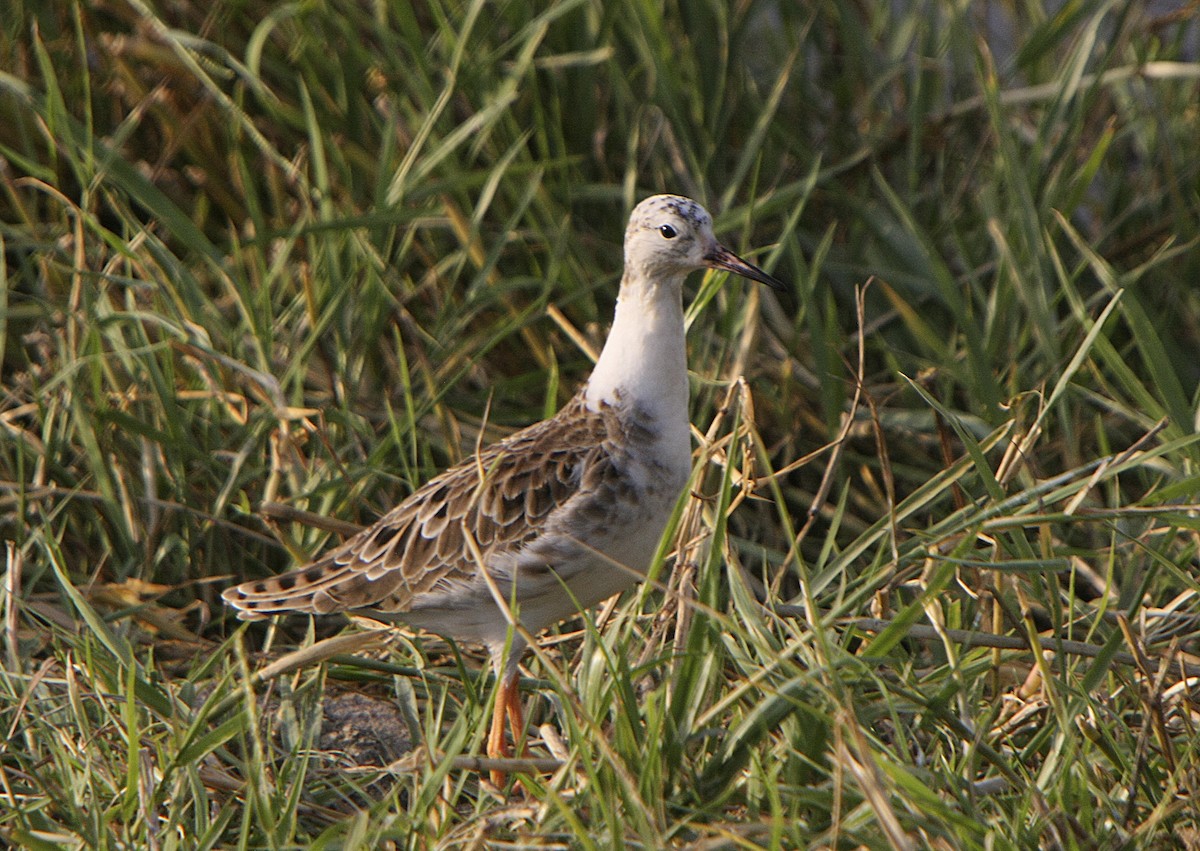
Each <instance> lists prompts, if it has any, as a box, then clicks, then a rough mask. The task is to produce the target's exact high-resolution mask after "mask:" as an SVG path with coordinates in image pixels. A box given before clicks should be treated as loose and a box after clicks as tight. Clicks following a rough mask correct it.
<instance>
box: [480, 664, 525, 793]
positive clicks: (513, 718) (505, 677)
mask: <svg viewBox="0 0 1200 851" xmlns="http://www.w3.org/2000/svg"><path fill="white" fill-rule="evenodd" d="M518 674H519V671H516V670H513V671H505V672H504V673H503V674H501V676H500V685H499V687H498V688H497V689H496V701H495V705H494V706H493V707H492V727H491V729H490V730H489V731H488V744H487V755H488V756H489V757H492V758H493V759H496V758H503V757H507V756H511V755H512V752H511V751H510V750H509V748H508V742H507V741H506V740H505V737H504V719H505V718H506V717H507V718H508V719H509V721H510V722H511V723H512V725H513V741H514V742H516V741H517V736H518V735H519V733H520V731H522V730H524V729H525V727H524V723H523V719H522V715H521V695H520V692H519V690H518V688H517V675H518ZM524 747H525V746H524V743H522V744H521V750H522V751H524ZM506 776H507V772H505V771H499V770H494V771H492V772H491V779H492V783H494V784H496V785H497V786H502V785H503V784H504V779H505V777H506Z"/></svg>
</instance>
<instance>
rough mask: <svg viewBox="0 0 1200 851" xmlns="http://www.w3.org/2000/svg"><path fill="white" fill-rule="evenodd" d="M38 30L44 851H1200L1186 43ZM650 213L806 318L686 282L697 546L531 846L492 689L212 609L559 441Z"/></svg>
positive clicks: (11, 391) (33, 110)
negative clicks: (534, 428) (634, 233)
mask: <svg viewBox="0 0 1200 851" xmlns="http://www.w3.org/2000/svg"><path fill="white" fill-rule="evenodd" d="M10 6H11V9H10V11H9V14H7V15H5V16H3V17H4V20H3V21H2V22H0V28H2V29H0V33H2V35H0V117H2V119H3V120H2V121H0V168H2V169H3V175H4V180H3V183H2V185H0V242H2V243H3V249H4V257H5V263H4V265H3V267H0V274H3V276H4V281H3V283H4V286H3V287H0V294H2V295H0V298H2V299H3V300H2V301H0V318H2V320H3V321H0V357H2V358H3V361H2V369H3V377H2V382H0V383H2V388H0V389H2V396H0V434H2V438H0V506H2V512H0V528H2V530H3V536H4V538H5V540H6V542H7V550H6V563H5V568H6V569H5V586H4V593H3V607H2V610H3V614H4V619H3V626H4V639H5V641H4V655H5V664H4V666H3V668H2V669H0V727H2V728H3V729H4V730H5V731H6V732H7V734H8V737H7V738H8V744H7V747H6V748H5V749H4V751H3V754H2V756H0V799H2V800H3V801H4V806H3V807H0V835H2V836H3V837H4V839H5V841H6V842H8V843H11V844H16V845H23V846H29V847H63V846H77V847H78V846H89V847H91V846H97V847H119V846H136V847H153V848H160V847H161V848H174V847H187V848H192V847H226V846H232V845H240V846H245V847H330V846H345V847H380V846H385V845H388V844H389V843H390V844H394V845H395V846H403V847H434V846H436V847H458V846H478V845H481V844H485V843H488V842H496V843H499V842H505V841H514V842H517V843H528V844H534V843H541V844H545V845H550V846H555V845H560V846H568V847H576V846H578V847H620V846H639V847H649V848H660V847H667V846H688V847H704V848H717V847H730V848H734V847H775V848H785V847H831V848H832V847H858V846H866V847H872V848H875V847H880V848H882V847H924V846H933V847H943V848H985V847H988V848H1030V847H1061V848H1077V847H1087V848H1091V847H1112V848H1116V847H1180V846H1186V845H1188V844H1189V843H1191V844H1196V843H1197V842H1198V841H1200V839H1198V837H1200V833H1198V831H1200V824H1198V823H1197V822H1198V820H1200V816H1198V814H1197V809H1196V806H1195V803H1194V802H1195V800H1196V799H1197V796H1198V795H1200V789H1198V788H1197V777H1198V776H1200V771H1198V766H1200V762H1198V756H1200V755H1198V754H1197V743H1198V742H1200V737H1197V736H1196V733H1195V730H1196V724H1197V714H1196V699H1197V698H1196V693H1197V692H1196V683H1197V679H1196V678H1197V676H1200V660H1197V659H1196V658H1195V656H1196V653H1197V640H1198V637H1200V622H1198V620H1197V619H1198V617H1200V605H1198V603H1197V593H1198V592H1200V587H1198V582H1197V538H1196V534H1195V533H1196V529H1197V521H1196V510H1197V507H1198V500H1197V498H1196V493H1197V490H1198V488H1200V471H1198V469H1197V461H1198V460H1200V446H1198V440H1197V430H1196V422H1197V414H1196V409H1197V402H1198V398H1197V390H1196V388H1197V382H1198V379H1200V361H1198V360H1197V359H1196V358H1195V356H1194V352H1195V350H1196V348H1197V345H1198V341H1200V327H1198V326H1200V303H1198V302H1200V291H1198V290H1197V289H1196V288H1195V286H1194V282H1195V281H1196V280H1197V278H1198V276H1200V260H1198V257H1200V254H1198V252H1197V241H1198V239H1200V229H1198V226H1197V222H1200V215H1198V214H1200V210H1198V209H1197V208H1198V207H1200V197H1198V195H1197V186H1200V154H1198V153H1197V151H1196V145H1195V127H1196V122H1197V119H1198V116H1197V103H1198V102H1200V101H1198V99H1197V80H1198V79H1200V64H1198V56H1197V50H1198V47H1200V25H1198V24H1197V19H1196V14H1195V9H1193V8H1192V7H1191V6H1184V7H1181V8H1179V9H1178V10H1167V11H1164V12H1162V13H1159V12H1157V11H1154V10H1152V9H1147V8H1145V7H1143V6H1142V5H1140V4H1121V3H1114V2H1081V3H1074V4H1067V5H1065V6H1061V8H1060V7H1057V6H1053V5H1051V4H1045V5H1042V4H1023V5H1016V6H1014V5H1003V4H991V3H989V4H957V5H954V4H943V3H932V2H930V3H913V4H895V3H893V4H859V5H858V6H848V5H846V4H838V3H815V4H801V5H793V4H787V3H769V2H765V1H764V2H747V3H741V4H735V5H734V6H733V7H732V8H731V7H729V5H728V4H722V3H716V2H703V0H677V2H670V3H650V2H633V3H627V4H616V3H610V4H602V3H598V2H588V0H574V1H573V2H572V0H567V2H557V3H551V4H538V3H531V2H521V0H513V2H508V3H503V4H494V3H484V2H474V3H466V2H442V3H436V2H435V3H429V4H417V5H416V6H415V7H414V6H413V5H410V4H406V3H386V2H384V3H376V4H345V3H342V4H298V3H297V4H284V5H278V4H261V3H260V4H253V3H251V4H216V5H213V4H197V3H186V2H184V3H176V4H173V5H169V6H165V5H155V4H149V3H143V2H140V0H138V2H111V3H100V4H84V3H78V2H74V3H66V4H58V5H54V6H46V5H45V4H40V3H27V2H23V0H16V2H15V3H13V4H10ZM656 191H673V192H681V193H684V194H688V195H692V196H694V197H697V198H698V199H700V200H701V201H703V202H704V203H705V204H707V205H708V206H709V207H710V209H713V210H714V211H715V212H716V213H717V226H718V230H719V231H721V232H722V233H723V234H724V235H725V236H726V238H727V239H729V240H732V244H733V246H734V247H735V248H737V249H738V250H739V251H742V252H751V251H754V250H759V253H757V254H755V255H754V256H755V259H756V260H757V262H759V263H761V264H763V265H764V266H766V267H767V268H769V269H772V270H773V271H774V272H775V273H776V274H777V275H779V276H780V277H782V278H784V279H786V280H789V281H791V282H792V284H793V293H792V295H791V296H790V297H787V298H783V299H778V298H776V297H775V295H773V294H771V293H768V292H765V291H760V290H758V289H755V288H753V286H752V285H749V284H747V283H745V282H742V281H738V280H732V279H731V280H724V279H722V278H720V277H718V276H707V277H705V278H703V279H701V278H699V277H697V278H696V280H695V281H694V282H693V285H692V290H691V291H692V293H693V295H694V298H693V301H692V306H691V308H690V309H689V312H688V320H689V323H690V331H689V347H690V366H691V369H692V372H693V420H692V421H693V423H694V425H695V427H696V434H697V441H696V445H697V455H696V457H697V464H696V469H695V473H694V477H693V482H692V487H691V489H690V492H691V494H693V496H692V498H690V499H688V500H685V501H684V502H683V503H682V504H681V505H680V507H679V512H678V514H677V518H676V522H675V523H674V524H673V537H672V538H671V539H670V540H668V541H667V542H665V544H664V547H663V556H664V559H662V562H663V563H661V564H658V565H656V566H655V568H654V570H653V571H652V573H653V576H654V581H652V582H650V583H647V584H646V586H645V587H644V589H643V590H641V591H639V592H637V593H630V594H627V595H626V596H625V597H624V598H622V599H621V600H620V601H618V602H616V603H613V604H610V605H608V606H606V607H604V608H603V609H602V610H601V611H599V612H596V613H591V614H590V615H588V616H586V617H584V618H581V619H580V620H578V621H576V622H572V623H568V624H565V625H563V626H562V627H561V628H559V629H558V630H556V631H555V634H554V635H553V636H551V637H549V638H548V639H547V640H546V641H544V642H543V644H542V646H541V647H540V648H539V650H538V652H537V653H536V654H534V655H533V656H531V657H530V659H529V660H528V665H527V673H528V675H529V677H528V680H527V681H526V694H527V695H528V696H529V699H528V703H529V705H530V707H531V710H532V715H533V719H532V720H533V722H534V723H535V724H538V725H544V726H541V727H540V728H539V729H537V730H535V731H534V739H535V747H534V752H535V753H534V755H535V756H538V757H547V756H549V757H553V758H554V759H555V760H557V762H556V763H553V764H552V765H554V766H557V767H551V768H550V769H549V770H543V771H528V772H527V773H525V774H523V775H522V776H521V780H520V788H519V789H510V790H507V793H508V794H506V792H505V791H502V790H491V789H489V788H487V787H486V786H485V785H483V784H481V782H480V780H479V776H480V775H479V772H477V771H474V770H470V768H471V766H472V765H473V763H472V761H471V758H472V756H473V755H474V754H477V753H478V752H479V751H480V750H481V743H482V736H483V728H484V726H485V721H486V718H487V713H488V701H489V700H490V696H491V691H490V689H491V686H490V683H489V682H488V680H487V679H486V677H484V676H481V675H479V674H478V673H477V672H478V669H479V666H478V659H477V655H476V651H475V650H474V649H473V648H469V647H462V648H454V647H448V646H446V645H445V644H444V643H443V642H440V641H437V640H433V639H430V638H424V639H421V640H418V639H413V638H412V637H411V636H407V635H402V634H389V635H387V636H380V635H373V636H371V638H373V639H375V640H376V642H377V643H376V644H373V645H372V646H371V647H360V645H363V644H365V643H366V641H367V639H366V638H364V636H368V635H370V634H369V633H366V632H364V631H363V629H361V628H359V627H349V628H346V629H344V630H343V626H344V625H343V624H342V623H340V622H336V623H335V622H328V623H326V622H321V623H316V624H309V623H307V622H301V621H299V620H297V621H282V622H280V623H278V624H273V625H270V626H268V627H252V628H242V627H239V626H238V625H237V624H236V623H235V622H234V621H233V620H231V619H230V618H229V616H228V614H227V612H225V611H223V610H222V608H221V606H220V605H219V596H218V593H219V590H220V589H221V588H222V587H224V586H225V585H226V584H228V583H229V582H231V581H234V580H235V579H241V578H244V577H249V576H256V575H262V574H265V573H270V572H274V571H278V570H281V569H283V568H285V567H287V566H289V565H291V564H294V563H296V562H297V561H300V560H304V559H306V558H308V557H311V556H312V555H314V554H316V553H318V552H320V551H321V549H322V548H323V547H326V546H328V545H329V544H330V543H332V542H333V541H335V540H336V536H335V535H334V534H333V533H330V532H329V531H327V530H326V529H325V528H324V527H322V526H320V525H314V524H312V523H310V522H300V521H298V520H296V519H293V518H292V517H289V516H287V515H285V514H283V513H282V509H280V508H278V506H279V505H280V504H283V505H286V506H288V507H290V508H291V509H299V510H301V511H307V512H310V513H312V514H316V515H323V516H326V517H332V518H337V519H340V520H342V521H345V522H347V523H349V524H362V523H365V522H369V521H370V520H371V519H373V518H374V517H376V516H377V515H378V514H379V513H380V512H381V511H382V510H384V509H385V508H386V507H388V506H389V505H391V504H393V503H394V502H395V501H396V500H399V499H402V498H403V497H404V496H405V495H406V494H408V493H410V492H411V491H412V489H413V488H415V487H416V486H417V485H419V484H420V483H421V482H422V481H424V480H425V479H427V478H428V477H429V476H431V475H432V474H434V473H435V472H436V471H437V470H439V469H441V468H442V467H444V466H445V465H447V464H449V463H452V462H455V461H457V460H460V459H462V458H464V457H468V456H469V454H470V453H471V452H472V451H473V449H474V447H475V446H476V445H477V443H478V441H480V440H484V441H487V440H492V439H494V438H496V437H498V436H500V435H502V434H504V433H507V432H508V431H509V430H511V429H512V428H515V427H518V426H521V425H524V424H526V423H529V422H532V421H534V420H536V419H539V418H541V417H543V416H546V415H547V414H549V413H551V412H553V411H554V410H555V409H557V407H558V406H559V405H560V404H561V403H562V402H563V401H564V400H565V399H567V398H568V397H569V395H570V394H571V393H572V392H573V390H574V388H575V387H576V386H577V385H578V383H579V382H580V381H581V380H583V378H584V377H585V376H586V375H587V373H588V370H589V367H590V362H591V359H592V357H593V356H594V353H595V351H597V349H598V347H599V345H600V343H601V341H602V340H603V335H604V331H605V327H606V323H607V322H608V321H609V317H610V312H611V305H612V300H613V296H614V291H615V286H616V281H617V276H618V275H619V274H620V267H621V255H620V238H621V233H622V229H623V226H624V219H625V216H626V214H627V212H628V210H629V209H630V208H631V206H632V205H633V203H635V202H636V201H637V200H638V199H640V198H641V197H642V196H644V195H645V194H648V193H651V192H656ZM268 504H274V505H275V506H276V507H275V508H274V509H272V510H264V505H268ZM672 552H677V554H676V555H675V556H674V558H666V556H668V554H669V553H672ZM671 563H673V564H674V568H673V570H670V571H668V570H665V569H663V567H664V565H666V564H671ZM335 635H336V636H337V637H336V638H334V640H333V642H332V643H329V642H328V641H327V639H329V638H330V637H331V636H335ZM385 638H386V644H382V643H378V642H382V641H383V640H384V639H385ZM348 649H358V650H359V652H358V653H357V655H354V656H350V655H348V653H347V650H348ZM346 693H350V694H351V695H354V696H355V699H356V700H359V699H361V698H362V696H365V697H366V698H369V700H367V701H366V702H365V703H363V704H355V705H356V706H359V705H361V706H366V707H369V709H363V710H361V711H360V713H359V715H357V716H352V717H354V718H356V720H354V721H352V722H350V723H349V724H348V727H349V730H348V731H346V730H341V733H343V734H344V735H343V736H342V738H338V737H337V734H338V733H339V730H340V728H339V726H338V725H339V723H343V722H335V721H334V720H333V716H332V715H331V712H332V710H331V707H332V706H334V705H335V702H336V701H338V700H340V699H341V696H344V695H345V694H346ZM337 705H340V704H337ZM355 736H358V738H357V739H356V738H355ZM347 737H349V738H347ZM364 738H365V739H370V740H371V741H372V742H376V739H377V740H378V741H377V742H376V744H378V749H379V752H380V753H384V754H385V755H386V758H385V759H381V760H376V762H389V761H390V760H395V761H394V762H391V763H390V765H383V766H380V765H374V764H369V763H367V762H364V761H363V760H362V759H360V758H358V757H359V756H361V748H359V745H362V740H363V739H364ZM347 742H349V744H347ZM410 742H416V743H417V747H416V748H415V749H412V750H409V744H408V743H410Z"/></svg>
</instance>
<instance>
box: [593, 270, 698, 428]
mask: <svg viewBox="0 0 1200 851" xmlns="http://www.w3.org/2000/svg"><path fill="white" fill-rule="evenodd" d="M682 287H683V275H678V276H675V277H672V278H660V279H659V280H658V281H656V282H655V283H648V282H645V281H639V280H636V279H634V278H632V277H631V276H630V274H629V272H628V270H627V271H626V273H625V277H624V278H623V279H622V280H621V291H620V294H619V295H618V296H617V308H616V313H615V315H614V316H613V325H612V330H610V331H609V332H608V340H607V341H606V342H605V344H604V350H603V351H602V352H601V353H600V359H599V360H598V361H597V362H596V368H595V369H594V370H593V371H592V377H591V378H590V379H589V380H588V384H587V389H586V390H585V391H584V393H585V398H586V400H587V404H588V407H589V408H591V409H593V410H596V409H598V408H599V407H600V405H601V403H604V402H607V403H609V404H617V403H621V404H626V405H627V404H631V403H632V404H636V405H637V406H638V408H640V409H641V410H643V411H645V412H646V413H648V414H650V415H652V416H653V417H654V419H655V420H657V421H659V422H660V424H661V425H662V426H667V427H674V428H676V429H678V428H682V429H683V431H684V433H685V435H686V431H687V422H688V413H687V407H688V379H687V350H686V345H685V342H684V325H683V302H682ZM686 439H687V438H686V437H685V441H686Z"/></svg>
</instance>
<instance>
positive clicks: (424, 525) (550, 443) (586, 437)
mask: <svg viewBox="0 0 1200 851" xmlns="http://www.w3.org/2000/svg"><path fill="white" fill-rule="evenodd" d="M613 427H614V418H613V417H612V415H611V412H609V411H605V412H604V413H599V412H592V411H589V410H588V409H587V407H586V406H585V405H584V403H583V400H582V396H581V395H580V396H576V397H575V398H574V399H572V400H571V402H569V403H568V404H567V405H566V406H565V407H564V408H563V409H562V410H561V411H559V413H558V415H557V416H555V417H554V418H552V419H549V420H545V421H543V422H540V423H536V424H534V425H532V426H529V427H528V428H526V429H523V430H521V431H519V432H517V433H516V434H513V435H511V436H510V437H508V438H506V439H505V440H502V441H501V442H499V443H496V444H494V445H492V446H490V447H488V448H487V449H484V450H483V451H482V452H480V453H479V454H478V455H476V456H474V457H472V458H470V459H469V460H467V461H465V462H464V463H462V464H459V465H458V466H456V467H452V468H451V469H449V470H447V471H445V472H444V473H442V474H441V475H439V476H436V477H435V478H433V479H431V480H430V481H429V482H427V483H426V484H425V485H424V486H423V487H421V488H420V489H418V490H417V491H416V492H415V493H413V495H412V496H410V497H409V498H408V499H406V500H405V501H404V502H402V503H401V504H400V505H398V506H397V507H396V508H394V509H392V510H391V511H389V512H388V513H387V514H385V515H384V516H383V517H381V518H380V519H379V520H378V521H376V522H375V524H374V525H372V526H370V527H368V528H367V529H364V530H363V531H362V532H360V533H358V534H357V535H355V536H354V537H352V538H350V539H349V540H347V541H346V542H345V543H344V544H342V545H341V546H340V547H338V548H336V549H334V550H331V551H330V552H328V553H326V554H325V555H324V556H322V557H321V558H320V559H318V560H317V561H314V562H312V563H311V564H308V565H306V566H304V567H301V568H298V569H296V570H293V571H290V572H288V573H284V574H282V575H280V576H276V577H273V578H270V579H262V580H257V581H253V582H245V583H243V584H241V585H238V586H236V587H234V588H229V589H226V591H225V592H224V594H223V595H222V596H223V597H224V598H225V600H226V602H228V603H229V604H230V605H232V606H233V607H235V608H236V609H238V616H239V617H240V618H242V619H244V620H253V619H258V618H262V617H266V616H268V615H274V614H281V613H285V612H307V613H309V614H327V613H331V612H340V611H345V610H347V609H364V608H373V609H377V610H378V611H380V612H397V613H400V612H407V611H409V610H410V609H412V608H413V605H414V602H415V601H418V598H419V597H420V596H421V595H422V594H428V593H435V592H437V591H439V590H444V589H446V588H447V587H449V586H452V585H453V584H455V583H459V582H470V581H471V580H472V579H473V577H474V576H475V574H476V572H477V570H478V564H477V561H476V558H475V557H474V556H473V554H472V552H471V549H470V547H469V545H468V543H467V540H466V539H465V536H464V531H463V527H464V525H465V526H466V528H467V529H468V530H469V531H470V534H471V536H472V537H473V538H474V540H475V544H476V545H477V546H478V550H479V553H480V554H482V555H483V557H484V559H485V560H487V561H490V560H491V559H492V558H493V557H495V556H497V555H501V554H504V553H506V552H513V551H516V550H519V549H521V548H522V547H525V546H526V545H528V544H529V543H531V542H532V541H533V540H534V539H536V538H537V536H538V534H539V532H540V531H541V529H542V528H543V527H544V526H545V524H546V522H547V520H548V519H549V518H550V517H551V515H552V514H553V513H554V512H555V510H556V509H559V508H560V507H562V506H563V505H564V504H565V503H566V502H567V501H568V500H569V499H571V498H572V497H573V496H575V495H576V494H577V493H578V492H579V490H580V487H581V485H582V483H584V482H585V480H586V479H587V478H588V477H587V476H586V473H587V471H588V470H589V468H592V467H594V466H595V465H597V464H604V463H607V462H608V460H609V459H608V453H609V451H610V447H611V445H612V444H611V441H610V439H609V438H610V429H611V428H613Z"/></svg>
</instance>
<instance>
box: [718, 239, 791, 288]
mask: <svg viewBox="0 0 1200 851" xmlns="http://www.w3.org/2000/svg"><path fill="white" fill-rule="evenodd" d="M704 262H705V263H706V264H707V265H708V266H710V267H711V268H713V269H724V270H725V271H726V272H733V273H734V274H735V275H741V276H742V277H743V278H749V279H750V280H752V281H758V282H759V283H760V284H766V285H767V286H768V287H770V288H771V289H773V290H777V291H779V292H781V293H786V292H788V290H789V289H790V288H789V287H788V285H787V284H785V283H783V281H781V280H779V279H778V278H773V277H771V276H770V275H768V274H767V273H766V272H764V271H763V270H762V269H760V268H758V267H757V266H755V265H754V264H753V263H747V262H746V261H745V260H743V259H742V258H741V257H738V256H737V255H736V254H734V253H733V252H732V251H730V250H729V249H728V248H726V247H725V246H724V245H720V244H718V245H717V246H716V247H715V248H713V250H712V251H710V252H708V254H705V255H704Z"/></svg>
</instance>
